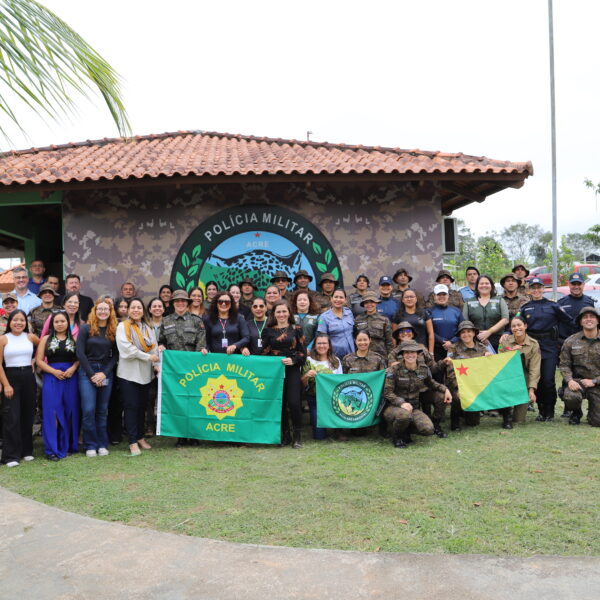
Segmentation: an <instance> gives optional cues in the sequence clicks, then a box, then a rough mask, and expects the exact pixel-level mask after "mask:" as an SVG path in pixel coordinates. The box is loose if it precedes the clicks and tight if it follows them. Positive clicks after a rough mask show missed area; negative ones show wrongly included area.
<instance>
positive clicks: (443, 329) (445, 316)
mask: <svg viewBox="0 0 600 600" xmlns="http://www.w3.org/2000/svg"><path fill="white" fill-rule="evenodd" d="M433 295H434V298H435V304H434V305H433V306H432V307H431V308H430V309H429V313H430V314H431V322H432V323H433V333H434V336H435V346H434V349H433V354H434V357H435V360H442V358H446V355H447V354H448V348H449V347H450V345H451V343H452V339H453V338H455V337H456V335H457V331H458V325H459V323H460V322H461V321H463V314H462V311H461V310H460V309H459V308H457V307H456V306H451V305H449V304H448V286H447V285H444V284H442V283H439V284H438V285H436V286H435V287H434V288H433Z"/></svg>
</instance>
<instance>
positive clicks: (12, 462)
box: [6, 460, 19, 467]
mask: <svg viewBox="0 0 600 600" xmlns="http://www.w3.org/2000/svg"><path fill="white" fill-rule="evenodd" d="M6 466H7V467H18V466H19V461H17V460H11V461H10V462H7V463H6Z"/></svg>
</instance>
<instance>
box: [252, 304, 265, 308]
mask: <svg viewBox="0 0 600 600" xmlns="http://www.w3.org/2000/svg"><path fill="white" fill-rule="evenodd" d="M252 308H266V307H265V305H264V304H253V305H252Z"/></svg>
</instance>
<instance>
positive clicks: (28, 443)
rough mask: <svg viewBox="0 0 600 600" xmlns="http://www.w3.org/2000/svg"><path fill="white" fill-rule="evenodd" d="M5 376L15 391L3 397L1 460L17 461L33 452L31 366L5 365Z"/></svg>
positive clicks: (33, 404) (32, 385) (33, 407)
mask: <svg viewBox="0 0 600 600" xmlns="http://www.w3.org/2000/svg"><path fill="white" fill-rule="evenodd" d="M4 372H5V373H6V378H7V379H8V382H9V383H10V385H11V387H12V388H13V390H14V393H13V396H12V398H7V397H6V396H4V403H3V406H2V437H3V447H2V462H3V463H4V464H6V463H8V462H11V461H15V460H16V461H19V460H21V459H22V458H23V457H24V456H31V455H32V454H33V433H32V429H33V415H34V412H35V378H34V376H33V370H32V368H31V366H28V367H5V368H4Z"/></svg>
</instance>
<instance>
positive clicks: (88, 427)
mask: <svg viewBox="0 0 600 600" xmlns="http://www.w3.org/2000/svg"><path fill="white" fill-rule="evenodd" d="M90 366H91V367H92V369H93V370H94V372H95V373H98V372H99V371H100V370H101V367H102V365H100V364H97V363H91V364H90ZM107 382H108V385H103V386H101V387H96V386H95V385H94V384H93V383H92V382H91V381H90V378H89V377H88V376H87V374H86V373H85V371H84V370H83V369H81V368H80V369H79V396H80V398H81V417H82V419H81V420H82V425H83V446H84V448H85V449H86V450H98V448H107V447H108V433H107V431H106V419H107V415H108V401H109V399H110V393H111V390H112V383H113V376H112V374H111V375H110V377H108V379H107Z"/></svg>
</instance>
